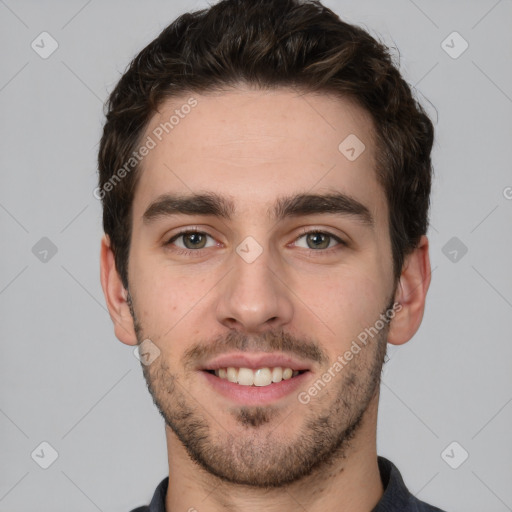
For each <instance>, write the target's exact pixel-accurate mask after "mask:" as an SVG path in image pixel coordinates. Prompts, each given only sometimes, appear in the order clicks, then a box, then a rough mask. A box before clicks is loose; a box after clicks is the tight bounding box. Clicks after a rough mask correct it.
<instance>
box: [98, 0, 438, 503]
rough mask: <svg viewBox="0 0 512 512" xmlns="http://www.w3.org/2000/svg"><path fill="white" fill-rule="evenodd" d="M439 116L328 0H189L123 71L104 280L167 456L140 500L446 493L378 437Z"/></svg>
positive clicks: (413, 324) (421, 231)
mask: <svg viewBox="0 0 512 512" xmlns="http://www.w3.org/2000/svg"><path fill="white" fill-rule="evenodd" d="M432 142H433V127H432V124H431V122H430V120H429V119H428V117H427V116H426V114H425V113H424V111H423V109H422V108H421V106H420V105H419V104H418V103H417V102H416V101H415V100H414V99H413V98H412V95H411V91H410V88H409V87H408V86H407V84H406V83H405V82H404V80H403V79H402V78H401V76H400V74H399V72H398V71H397V69H396V68H395V66H394V65H393V63H392V61H391V58H390V56H389V54H388V52H387V49H386V48H385V47H384V46H382V45H381V44H379V43H378V42H377V41H375V40H374V39H373V38H372V37H371V36H370V35H369V34H368V33H367V32H365V31H363V30H361V29H360V28H357V27H355V26H352V25H348V24H346V23H344V22H342V21H341V20H340V19H339V18H338V17H337V16H336V15H335V14H334V13H333V12H332V11H330V10H329V9H326V8H325V7H323V6H322V5H321V4H320V3H319V2H313V1H307V2H304V1H299V0H224V1H221V2H219V3H217V4H215V5H213V6H211V7H210V8H209V9H206V10H202V11H199V12H195V13H189V14H185V15H183V16H181V17H180V18H179V19H177V20H176V21H175V22H174V23H173V24H171V25H170V26H169V27H167V28H166V29H165V30H164V31H163V32H162V33H161V34H160V36H159V37H158V38H157V39H155V40H154V41H153V42H151V43H150V44H149V45H148V46H147V47H146V48H145V49H144V50H142V52H141V53H140V54H139V55H138V56H137V57H136V58H135V59H134V60H133V62H132V63H131V65H130V67H129V69H128V70H127V71H126V73H125V74H124V75H123V77H122V78H121V80H120V81H119V83H118V85H117V86H116V88H115V90H114V91H113V93H112V95H111V97H110V99H109V103H108V112H107V121H106V124H105V127H104V134H103V137H102V140H101V145H100V151H99V170H100V181H99V187H98V189H97V191H96V194H97V196H98V197H100V198H101V199H102V201H103V207H104V216H103V223H104V230H105V236H104V238H103V240H102V245H101V282H102V287H103V290H104V293H105V297H106V301H107V305H108V309H109V311H110V314H111V317H112V320H113V323H114V329H115V334H116V336H117V337H118V338H119V340H120V341H122V342H123V343H126V344H128V345H137V344H138V345H139V353H140V357H141V363H142V368H143V372H144V376H145V378H146V381H147V385H148V388H149V391H150V393H151V395H152V397H153V400H154V402H155V404H156V406H157V408H158V410H159V411H160V413H161V415H162V416H163V418H164V420H165V425H166V427H165V428H166V440H167V446H168V461H169V477H168V478H165V479H164V480H163V481H162V482H161V483H160V485H159V486H158V488H157V490H156V491H155V494H154V496H153V499H152V501H151V504H150V506H149V507H142V508H138V509H136V510H137V511H144V510H145V511H148V510H149V511H151V512H157V511H161V512H163V511H167V512H177V511H187V510H188V511H195V510H197V511H200V512H213V511H220V510H243V511H257V510H286V511H289V510H307V511H308V512H317V511H320V510H321V511H333V512H334V511H350V512H370V511H380V512H384V511H386V512H387V511H394V510H397V511H401V512H403V511H413V510H414V511H436V510H437V511H438V510H439V509H438V508H435V507H432V506H430V505H427V504H425V503H422V502H420V501H419V500H417V499H416V498H415V497H413V496H412V495H411V494H410V493H409V491H408V490H407V488H406V487H405V485H404V482H403V480H402V478H401V475H400V473H399V471H398V469H397V468H396V467H395V466H394V465H393V464H392V462H391V461H389V460H387V459H385V458H383V457H378V456H377V451H376V424H377V408H378V400H379V385H380V375H381V370H382V365H383V362H384V357H385V353H386V346H387V345H386V343H392V344H395V345H400V344H403V343H405V342H407V341H408V340H409V339H410V338H411V337H412V336H413V335H414V333H415V332H416V331H417V329H418V327H419V325H420V323H421V320H422V316H423V311H424V305H425V297H426V293H427V290H428V287H429V284H430V262H429V255H428V240H427V238H426V236H425V233H426V230H427V226H428V208H429V195H430V186H431V173H432V169H431V160H430V152H431V148H432Z"/></svg>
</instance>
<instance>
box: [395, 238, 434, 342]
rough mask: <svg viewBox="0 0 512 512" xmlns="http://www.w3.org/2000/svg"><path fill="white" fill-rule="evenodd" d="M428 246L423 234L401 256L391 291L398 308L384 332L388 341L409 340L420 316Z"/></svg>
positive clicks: (428, 273)
mask: <svg viewBox="0 0 512 512" xmlns="http://www.w3.org/2000/svg"><path fill="white" fill-rule="evenodd" d="M428 247H429V242H428V238H427V237H426V236H425V235H423V236H422V237H421V239H420V241H419V243H418V246H417V247H416V248H415V249H414V250H413V251H412V252H411V253H410V254H409V255H407V257H406V258H405V261H404V266H403V270H402V274H401V275H400V282H399V284H398V286H397V290H396V293H395V302H398V303H400V304H401V309H400V311H398V312H397V314H396V315H395V317H394V318H393V320H392V321H391V324H390V328H389V332H388V343H391V344H393V345H402V344H403V343H406V342H407V341H409V340H410V339H411V338H412V337H413V336H414V334H415V333H416V331H417V330H418V328H419V326H420V324H421V320H422V319H423V312H424V310H425V298H426V295H427V291H428V288H429V286H430V276H431V270H430V258H429V252H428Z"/></svg>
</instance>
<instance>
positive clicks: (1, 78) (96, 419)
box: [0, 0, 512, 512]
mask: <svg viewBox="0 0 512 512" xmlns="http://www.w3.org/2000/svg"><path fill="white" fill-rule="evenodd" d="M326 5H328V6H329V7H331V8H333V9H334V10H335V11H336V12H337V13H338V14H339V15H340V16H341V17H342V18H343V19H346V20H347V21H349V22H352V23H356V24H360V25H362V26H363V27H365V28H367V29H368V30H369V31H370V32H371V33H372V34H373V35H380V36H381V37H382V38H383V40H384V41H385V42H387V43H388V44H390V45H392V46H396V47H397V48H398V49H399V51H400V67H401V70H402V72H403V74H404V76H405V77H406V80H407V81H408V82H409V83H410V84H412V85H414V86H415V88H416V90H417V95H418V97H419V99H420V100H421V101H422V104H423V105H424V106H425V107H426V109H427V111H428V112H429V114H430V115H431V116H432V118H433V121H434V123H435V126H436V143H435V148H434V153H433V157H434V165H435V172H436V177H435V182H434V187H433V196H432V216H431V221H432V227H431V228H430V230H429V237H430V242H431V262H432V268H433V275H432V284H431V288H430V291H429V294H428V297H427V306H426V312H425V316H424V320H423V324H422V326H421V328H420V330H419V332H418V334H417V335H416V336H415V337H414V338H413V339H412V340H411V341H410V342H409V343H407V344H405V345H404V346H402V347H399V348H397V347H391V346H390V347H389V357H390V360H389V361H388V363H387V364H386V365H385V370H384V377H383V384H382V394H381V404H380V416H379V424H378V438H377V441H378V452H379V454H380V455H384V456H386V457H388V458H390V459H391V460H392V461H393V462H394V463H395V464H396V465H397V466H398V467H399V469H400V471H401V472H402V474H403V476H404V479H405V482H406V484H407V485H408V487H409V489H410V490H411V492H413V493H414V494H415V495H416V496H418V497H419V498H420V499H422V500H425V501H428V502H431V503H433V504H436V505H439V506H442V507H443V508H445V509H447V510H448V511H461V512H462V511H465V512H476V511H482V510H485V511H486V512H490V511H496V512H502V511H506V510H512V486H511V485H510V484H511V482H512V463H511V460H512V441H511V435H510V430H511V429H510V427H511V425H512V421H511V420H512V404H511V402H512V372H511V366H512V365H511V361H512V344H511V334H510V324H509V321H508V320H509V319H510V318H511V313H512V271H511V265H510V262H511V261H512V258H511V252H512V251H511V248H512V229H511V220H512V199H511V198H512V188H511V187H512V172H511V164H510V162H511V161H512V143H511V141H512V122H511V115H512V70H511V62H512V31H511V30H510V27H511V26H512V24H511V19H512V2H511V1H510V0H501V1H496V0H488V1H487V0H485V1H484V0H481V1H471V2H469V1H465V2H462V1H450V2H443V1H420V0H415V1H414V2H413V1H412V0H390V1H377V0H375V1H366V2H355V1H341V0H331V1H328V2H326ZM204 6H206V3H205V2H202V1H197V2H194V1H184V0H183V1H172V2H171V1H160V0H152V1H144V2H142V1H139V2H121V1H120V0H119V1H112V0H109V1H101V2H100V1H99V0H92V1H88V2H86V1H83V0H74V1H66V2H64V1H60V2H56V1H53V2H52V1H45V2H41V1H35V0H34V1H27V0H25V1H21V0H18V1H14V0H5V1H3V0H0V34H1V35H0V38H1V52H2V67H1V71H0V105H1V112H2V123H1V128H0V130H1V132H0V140H1V143H2V151H1V152H0V163H1V169H2V172H1V187H0V221H1V226H2V242H3V243H2V251H1V252H0V269H1V270H0V308H1V322H0V333H1V340H2V357H1V358H0V386H1V387H0V431H1V436H0V443H1V461H2V463H1V466H0V511H2V512H4V511H9V512H19V511H33V510H38V511H40V512H46V511H48V512H49V511H52V512H58V511H69V510H74V511H84V512H88V511H95V510H100V511H107V510H108V511H119V512H126V511H128V510H131V508H133V507H135V506H136V505H140V504H144V503H148V502H149V500H150V497H151V496H152V493H153V491H154V488H155V487H156V485H157V484H158V483H159V482H160V480H161V479H162V478H163V477H164V476H166V475H167V458H166V446H165V437H164V426H163V420H162V419H161V418H160V416H159V414H158V412H157V410H156V408H155V407H154V406H153V404H152V401H151V398H150V396H149V393H148V392H147V389H146V386H145V382H144V380H143V377H142V372H141V369H140V363H139V362H138V360H137V359H136V358H135V357H134V355H133V353H132V350H133V349H132V347H128V346H126V345H123V344H122V343H120V342H119V341H117V340H116V338H115V337H114V335H113V329H112V324H111V321H110V318H109V316H108V313H107V311H106V308H105V304H104V299H103V295H102V291H101V287H100V282H99V247H100V237H101V235H102V230H101V209H100V204H99V202H98V201H97V200H96V199H95V198H94V197H93V195H92V191H93V189H94V188H95V186H96V152H97V148H98V141H99V138H100V134H101V128H102V120H103V113H102V102H103V101H104V100H105V99H106V97H107V94H108V93H109V92H110V91H111V90H112V88H113V86H114V84H115V82H116V81H117V80H118V78H119V77H120V73H121V72H122V71H123V70H124V69H125V66H126V65H127V64H128V62H129V60H130V59H131V58H132V57H133V56H134V55H135V54H136V52H138V51H139V50H140V49H141V48H142V47H143V46H144V45H146V44H147V43H148V42H149V41H150V40H151V39H153V38H154V37H156V35H157V34H158V33H159V32H160V30H161V29H163V28H164V27H165V26H166V25H167V24H168V23H169V22H171V20H172V19H174V18H175V16H176V15H177V14H179V13H182V12H184V11H185V10H192V9H195V8H199V7H201V8H202V7H204ZM43 31H47V32H48V33H50V34H51V36H52V37H53V38H54V39H55V40H56V41H57V43H58V45H59V46H58V49H57V50H56V51H55V52H54V53H53V54H52V55H51V56H49V57H48V58H46V59H43V58H41V57H40V55H39V54H38V53H36V51H34V50H33V49H32V47H31V43H32V41H34V40H35V41H36V43H37V42H38V41H39V44H40V46H42V43H40V40H41V38H40V37H39V34H40V33H41V32H43ZM454 31H457V32H458V33H459V34H460V35H461V36H462V37H463V38H464V40H466V41H467V42H468V43H469V47H468V49H467V50H466V51H465V52H464V53H462V54H461V55H460V56H458V58H453V57H452V56H450V55H449V54H448V53H447V51H445V50H448V51H451V52H452V54H453V53H454V52H456V53H457V52H458V51H460V49H462V44H463V42H462V40H460V39H457V36H456V38H455V39H453V36H452V37H451V39H450V38H448V40H447V42H446V43H445V45H444V46H442V42H443V41H444V40H445V39H446V38H447V36H449V35H450V34H451V33H452V32H454ZM45 37H46V36H45ZM45 41H46V42H45V43H44V46H45V48H46V50H48V48H50V43H49V40H48V39H46V40H45ZM452 41H453V42H452ZM446 45H448V47H446ZM450 46H451V47H452V48H451V49H450V48H449V47H450ZM434 106H435V108H434ZM436 110H437V112H436ZM507 187H509V188H507ZM43 237H46V238H48V239H49V240H50V241H51V243H52V244H53V245H54V246H55V247H54V248H53V245H50V244H49V242H48V240H43V241H40V240H41V239H42V238H43ZM453 237H456V240H452V241H450V240H451V239H452V238H453ZM447 244H448V245H447ZM462 244H463V245H462ZM464 246H465V247H466V248H467V253H466V254H463V248H464ZM34 247H35V248H34ZM52 248H53V252H54V251H55V249H56V250H57V252H56V253H55V254H53V252H52ZM45 251H47V252H45ZM453 251H456V252H453ZM455 256H456V257H457V259H456V260H455V261H454V258H455ZM43 441H46V442H47V443H49V444H50V445H51V446H52V447H53V448H54V449H55V450H56V451H57V453H58V458H57V459H56V460H55V462H54V463H53V464H52V465H51V466H50V467H48V469H42V468H41V467H40V466H39V464H40V463H44V461H43V459H45V457H46V462H48V461H50V459H49V457H51V452H50V450H49V449H48V448H45V447H44V446H43V448H41V447H40V443H41V442H43ZM454 441H455V442H457V443H458V444H457V445H455V447H454V445H452V446H451V447H450V448H449V449H448V450H447V451H445V449H446V448H447V447H448V446H449V445H450V444H451V443H452V442H454ZM41 449H42V450H43V451H42V452H41ZM452 449H453V451H452ZM34 450H36V451H35V453H36V454H39V457H38V456H37V455H34V457H31V454H32V453H33V452H34ZM462 450H465V451H467V452H468V453H469V458H468V459H467V460H465V461H464V462H463V463H462V464H461V465H460V466H459V467H458V468H457V469H453V468H452V467H450V465H449V464H448V462H450V464H452V465H458V464H460V462H461V461H462V460H463V456H462V455H463V453H464V452H463V451H462ZM443 453H444V455H443ZM43 454H44V455H43ZM36 461H37V462H36Z"/></svg>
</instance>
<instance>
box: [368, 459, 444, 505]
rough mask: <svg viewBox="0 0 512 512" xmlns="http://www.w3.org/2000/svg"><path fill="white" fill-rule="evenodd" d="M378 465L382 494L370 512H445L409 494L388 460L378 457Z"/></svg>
mask: <svg viewBox="0 0 512 512" xmlns="http://www.w3.org/2000/svg"><path fill="white" fill-rule="evenodd" d="M378 463H379V471H380V476H381V480H382V485H383V487H384V494H383V495H382V498H381V499H380V501H379V503H377V505H376V506H375V508H374V509H373V510H372V512H394V511H400V512H445V511H443V510H441V509H440V508H437V507H435V506H433V505H430V504H429V503H425V502H424V501H421V500H419V499H418V498H416V497H415V496H414V495H413V494H411V493H410V492H409V490H408V489H407V487H406V485H405V483H404V480H403V478H402V475H401V474H400V471H399V470H398V468H397V467H396V466H395V465H394V464H393V463H392V462H391V461H390V460H388V459H386V458H384V457H381V456H379V457H378Z"/></svg>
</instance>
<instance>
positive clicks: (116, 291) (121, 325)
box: [100, 235, 137, 345]
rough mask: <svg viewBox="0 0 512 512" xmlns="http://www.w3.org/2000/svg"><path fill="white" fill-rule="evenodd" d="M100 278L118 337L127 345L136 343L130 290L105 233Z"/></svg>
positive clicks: (102, 243)
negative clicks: (127, 288)
mask: <svg viewBox="0 0 512 512" xmlns="http://www.w3.org/2000/svg"><path fill="white" fill-rule="evenodd" d="M100 279H101V287H102V288H103V294H104V295H105V301H106V303H107V308H108V312H109V314H110V318H111V319H112V322H113V323H114V332H115V335H116V337H117V339H118V340H119V341H121V342H123V343H126V344H127V345H136V344H137V336H136V333H135V328H134V325H133V318H132V316H131V313H130V307H129V305H128V292H127V290H126V289H125V288H124V286H123V283H122V281H121V278H120V276H119V273H118V271H117V268H116V264H115V258H114V253H113V252H112V249H111V248H110V240H109V237H108V235H104V236H103V238H102V240H101V253H100Z"/></svg>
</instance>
